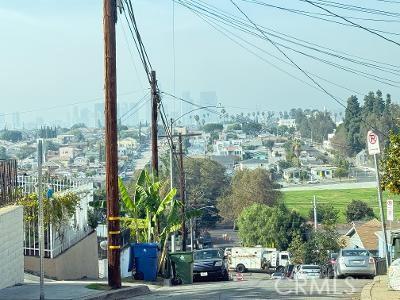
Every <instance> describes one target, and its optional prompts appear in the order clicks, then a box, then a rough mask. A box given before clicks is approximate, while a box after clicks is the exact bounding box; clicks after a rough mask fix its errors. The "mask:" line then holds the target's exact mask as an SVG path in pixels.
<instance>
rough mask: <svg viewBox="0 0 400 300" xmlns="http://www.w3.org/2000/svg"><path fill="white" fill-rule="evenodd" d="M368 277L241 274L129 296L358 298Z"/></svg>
mask: <svg viewBox="0 0 400 300" xmlns="http://www.w3.org/2000/svg"><path fill="white" fill-rule="evenodd" d="M368 282H370V281H369V280H365V279H350V278H348V279H341V280H333V279H316V280H307V281H295V280H271V279H269V278H268V275H266V274H255V273H252V274H248V273H246V274H244V280H243V281H237V280H236V278H234V280H232V281H229V282H204V283H195V284H193V285H181V286H174V287H158V288H153V289H152V293H151V294H150V295H146V296H140V297H135V298H132V299H136V300H138V299H142V300H146V299H174V300H175V299H182V300H184V299H185V300H186V299H207V300H213V299H218V300H222V299H227V300H228V299H249V298H251V299H294V300H301V299H313V300H317V299H321V300H322V299H323V300H327V299H360V293H361V290H362V288H363V286H364V285H366V284H367V283H368Z"/></svg>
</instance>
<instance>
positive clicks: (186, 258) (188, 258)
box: [169, 251, 193, 263]
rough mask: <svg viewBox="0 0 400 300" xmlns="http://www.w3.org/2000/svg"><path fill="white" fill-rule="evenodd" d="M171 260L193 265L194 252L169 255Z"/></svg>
mask: <svg viewBox="0 0 400 300" xmlns="http://www.w3.org/2000/svg"><path fill="white" fill-rule="evenodd" d="M169 257H170V259H171V260H172V261H173V262H175V263H176V262H186V263H192V262H193V252H192V251H189V252H183V251H179V252H174V253H170V254H169Z"/></svg>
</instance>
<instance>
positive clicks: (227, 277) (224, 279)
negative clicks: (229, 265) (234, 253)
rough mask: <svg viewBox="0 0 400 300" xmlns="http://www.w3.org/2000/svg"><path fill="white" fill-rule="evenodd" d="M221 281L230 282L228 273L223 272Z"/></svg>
mask: <svg viewBox="0 0 400 300" xmlns="http://www.w3.org/2000/svg"><path fill="white" fill-rule="evenodd" d="M222 280H223V281H229V280H230V278H229V273H228V271H226V272H225V274H224V276H223V277H222Z"/></svg>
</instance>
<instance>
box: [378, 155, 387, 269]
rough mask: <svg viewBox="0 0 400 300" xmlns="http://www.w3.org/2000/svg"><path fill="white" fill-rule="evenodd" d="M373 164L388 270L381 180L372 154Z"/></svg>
mask: <svg viewBox="0 0 400 300" xmlns="http://www.w3.org/2000/svg"><path fill="white" fill-rule="evenodd" d="M374 162H375V172H376V182H377V189H378V202H379V211H380V215H381V226H382V233H383V241H384V243H385V245H384V246H385V247H384V248H385V249H384V250H385V258H386V270H389V266H390V254H389V249H388V241H387V235H386V221H385V212H384V211H383V204H382V189H381V184H380V182H381V180H380V174H379V168H378V160H377V157H376V154H374Z"/></svg>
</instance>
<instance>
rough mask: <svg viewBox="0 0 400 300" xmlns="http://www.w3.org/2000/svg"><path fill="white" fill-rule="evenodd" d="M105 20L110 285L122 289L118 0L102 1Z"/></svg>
mask: <svg viewBox="0 0 400 300" xmlns="http://www.w3.org/2000/svg"><path fill="white" fill-rule="evenodd" d="M103 18H104V19H103V30H104V65H105V66H104V68H105V72H104V89H105V90H104V94H105V143H106V145H105V146H106V147H105V148H106V151H105V152H106V195H107V230H108V239H107V245H108V249H107V258H108V285H109V286H110V287H111V288H113V289H118V288H120V287H121V269H120V248H121V245H120V224H119V203H118V199H119V197H118V144H117V134H118V128H117V75H116V42H115V23H116V22H117V0H103Z"/></svg>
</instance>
